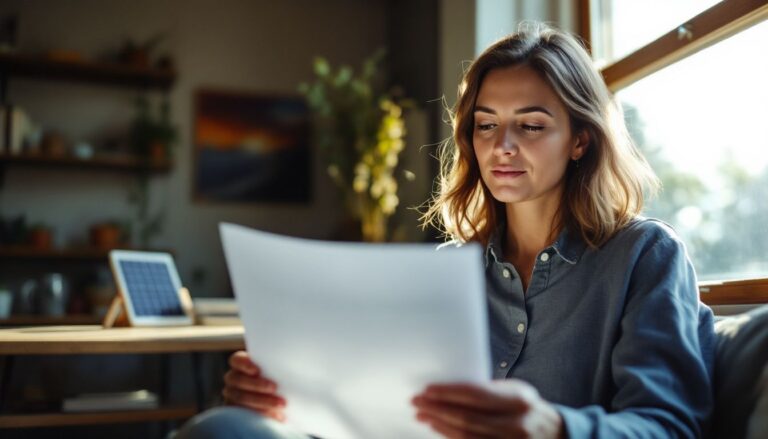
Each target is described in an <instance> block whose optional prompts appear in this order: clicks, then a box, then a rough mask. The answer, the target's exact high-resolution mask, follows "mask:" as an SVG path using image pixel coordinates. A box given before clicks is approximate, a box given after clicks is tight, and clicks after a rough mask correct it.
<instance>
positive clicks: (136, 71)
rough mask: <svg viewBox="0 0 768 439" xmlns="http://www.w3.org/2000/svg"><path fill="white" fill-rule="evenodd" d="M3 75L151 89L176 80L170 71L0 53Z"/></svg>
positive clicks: (168, 84)
mask: <svg viewBox="0 0 768 439" xmlns="http://www.w3.org/2000/svg"><path fill="white" fill-rule="evenodd" d="M3 74H5V75H10V76H15V77H20V78H37V79H48V80H50V79H53V80H64V81H77V82H87V83H97V84H108V85H119V86H126V87H145V88H155V89H168V88H170V86H171V85H172V84H173V81H174V80H175V79H176V73H175V72H174V71H173V70H161V69H156V68H142V67H135V66H131V65H126V64H117V63H105V62H95V61H59V60H52V59H48V58H44V57H41V56H33V55H23V54H0V75H3Z"/></svg>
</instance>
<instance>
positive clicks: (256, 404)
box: [221, 387, 286, 412]
mask: <svg viewBox="0 0 768 439" xmlns="http://www.w3.org/2000/svg"><path fill="white" fill-rule="evenodd" d="M221 393H222V395H223V396H224V398H225V399H226V400H227V402H228V403H229V404H232V405H238V406H241V407H247V408H250V409H253V410H257V411H260V412H270V411H275V410H279V409H282V408H283V407H285V404H286V402H285V398H283V397H282V396H280V395H273V394H266V393H253V392H247V391H243V390H240V389H237V388H234V387H225V388H224V390H222V392H221Z"/></svg>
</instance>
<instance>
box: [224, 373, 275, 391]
mask: <svg viewBox="0 0 768 439" xmlns="http://www.w3.org/2000/svg"><path fill="white" fill-rule="evenodd" d="M224 386H225V387H234V388H237V389H239V390H242V391H246V392H255V393H270V394H273V393H275V392H276V391H277V384H276V383H275V382H274V381H272V380H269V379H267V378H264V377H262V376H258V375H257V376H253V375H246V374H244V373H242V372H239V371H237V370H234V369H230V370H229V371H228V372H227V373H225V374H224Z"/></svg>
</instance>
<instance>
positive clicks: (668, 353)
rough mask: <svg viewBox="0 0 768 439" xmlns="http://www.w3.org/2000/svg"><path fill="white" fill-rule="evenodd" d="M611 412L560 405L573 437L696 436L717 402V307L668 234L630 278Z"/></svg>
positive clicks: (640, 260) (614, 366) (703, 429)
mask: <svg viewBox="0 0 768 439" xmlns="http://www.w3.org/2000/svg"><path fill="white" fill-rule="evenodd" d="M620 326H621V335H620V336H619V339H618V340H617V342H616V345H615V347H614V349H613V353H612V357H611V363H612V371H613V382H614V385H615V386H616V390H615V396H614V398H613V399H612V401H611V408H610V410H606V409H605V408H603V407H601V406H597V405H593V406H586V407H581V408H572V407H566V406H563V405H557V406H556V407H557V409H558V411H559V413H560V414H561V416H562V418H563V421H564V425H565V428H566V431H567V436H568V437H569V438H574V439H576V438H667V437H679V438H697V437H702V436H704V435H705V432H706V430H707V428H706V423H707V419H708V418H709V415H710V412H711V410H712V406H713V396H712V384H711V373H710V370H711V364H712V358H711V346H712V342H713V340H714V339H713V337H714V329H713V319H712V313H711V311H710V310H709V308H707V307H706V306H701V305H700V302H699V298H698V287H697V285H696V275H695V273H694V270H693V267H692V265H691V262H690V260H689V259H688V257H687V254H686V251H685V247H684V246H683V244H682V243H681V242H680V241H678V240H676V239H674V238H671V237H663V238H661V239H660V240H659V241H657V242H656V243H655V244H653V246H652V247H651V248H650V249H648V250H647V251H645V253H643V254H642V255H641V256H640V257H639V258H638V260H637V263H636V265H635V268H634V269H633V271H632V274H631V276H630V280H629V285H628V293H627V300H626V303H625V309H624V314H623V316H622V319H621V324H620Z"/></svg>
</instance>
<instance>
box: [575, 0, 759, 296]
mask: <svg viewBox="0 0 768 439" xmlns="http://www.w3.org/2000/svg"><path fill="white" fill-rule="evenodd" d="M577 1H578V8H577V10H578V13H579V17H578V21H577V23H578V29H577V31H578V33H579V34H580V36H581V38H582V39H583V40H584V42H585V43H586V45H587V48H588V49H591V45H592V34H591V29H592V23H591V22H590V21H591V19H590V13H591V0H577ZM766 19H768V0H723V1H721V2H720V3H717V4H716V5H714V6H712V7H710V8H709V9H707V10H705V11H703V12H701V13H699V14H698V15H696V16H694V17H693V18H691V19H689V20H687V21H686V22H684V23H681V24H680V25H678V26H677V27H676V28H675V29H673V30H671V31H669V32H667V33H665V34H664V35H662V36H660V37H659V38H657V39H656V40H654V41H652V42H651V43H649V44H647V45H645V46H643V47H641V48H639V49H637V50H636V51H634V52H632V53H630V54H629V55H627V56H625V57H623V58H621V59H619V60H617V61H614V62H612V63H610V64H608V65H607V66H605V67H604V68H602V69H601V73H602V75H603V78H604V79H605V83H606V84H607V85H608V88H609V89H610V90H611V91H612V92H613V93H615V92H617V91H619V90H621V89H622V88H625V87H627V86H629V85H630V84H632V83H634V82H636V81H638V80H640V79H642V78H645V77H646V76H649V75H651V74H653V73H654V72H657V71H659V70H661V69H663V68H664V67H667V66H669V65H671V64H674V63H676V62H678V61H681V60H682V59H684V58H686V57H688V56H690V55H693V54H694V53H696V52H698V51H700V50H702V49H705V48H707V47H709V46H712V45H714V44H716V43H718V42H720V41H722V40H724V39H726V38H728V37H730V36H732V35H734V34H737V33H739V32H741V31H743V30H745V29H747V28H749V27H751V26H753V25H755V24H757V23H760V22H762V21H764V20H766ZM699 294H700V297H701V299H702V301H703V302H704V303H706V304H708V305H742V304H762V303H768V278H758V279H738V280H730V281H707V282H700V283H699Z"/></svg>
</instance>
